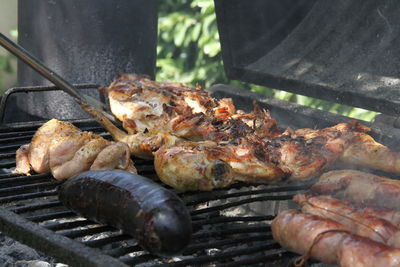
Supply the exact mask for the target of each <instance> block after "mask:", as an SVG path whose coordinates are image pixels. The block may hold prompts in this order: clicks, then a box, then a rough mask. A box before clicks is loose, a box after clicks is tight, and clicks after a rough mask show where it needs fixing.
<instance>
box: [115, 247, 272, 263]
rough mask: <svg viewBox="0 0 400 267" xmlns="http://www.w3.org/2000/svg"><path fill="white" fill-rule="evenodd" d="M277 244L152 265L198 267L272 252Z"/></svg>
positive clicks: (129, 261)
mask: <svg viewBox="0 0 400 267" xmlns="http://www.w3.org/2000/svg"><path fill="white" fill-rule="evenodd" d="M276 247H277V244H276V243H272V244H266V245H260V246H255V247H248V248H243V249H234V250H230V251H223V252H221V253H218V254H215V255H204V256H198V257H195V258H192V259H185V260H182V261H179V262H173V263H168V264H157V265H153V266H154V267H155V266H157V267H161V266H169V267H178V266H188V265H200V264H205V263H212V262H215V261H221V260H224V259H225V260H226V259H232V258H234V257H239V256H241V255H251V254H254V253H258V252H263V251H266V250H272V249H276ZM123 261H124V262H125V263H128V264H137V262H136V261H134V260H133V259H132V260H129V259H124V260H123Z"/></svg>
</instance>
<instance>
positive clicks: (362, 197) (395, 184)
mask: <svg viewBox="0 0 400 267" xmlns="http://www.w3.org/2000/svg"><path fill="white" fill-rule="evenodd" d="M310 193H312V194H322V195H332V196H333V197H335V198H337V199H340V200H346V201H350V202H352V203H355V204H360V205H368V206H375V207H383V208H388V209H394V210H400V206H399V203H400V181H399V180H394V179H389V178H386V177H381V176H377V175H373V174H370V173H365V172H361V171H355V170H340V171H330V172H327V173H324V174H323V175H322V176H321V177H320V178H319V181H318V182H317V183H316V184H314V185H313V186H312V187H311V188H310Z"/></svg>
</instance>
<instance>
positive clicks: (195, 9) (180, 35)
mask: <svg viewBox="0 0 400 267" xmlns="http://www.w3.org/2000/svg"><path fill="white" fill-rule="evenodd" d="M158 27H159V39H158V46H157V53H158V57H157V79H158V80H171V81H180V82H184V83H189V84H191V85H192V86H194V85H195V84H196V83H199V84H200V85H202V86H203V87H206V88H207V87H210V86H211V85H213V84H216V83H225V84H231V85H233V86H237V87H240V88H245V89H248V90H251V91H253V92H257V93H260V94H264V95H267V96H273V97H276V98H280V99H283V100H287V101H292V102H295V103H299V104H301V105H306V106H310V107H313V108H318V109H323V110H326V111H330V112H334V113H338V114H342V115H345V116H350V117H354V118H358V119H362V120H367V121H370V120H372V119H373V118H374V117H375V115H376V113H375V112H372V111H367V110H363V109H358V108H353V107H349V106H344V105H339V104H335V103H330V102H327V101H323V100H320V99H315V98H310V97H306V96H302V95H296V94H292V93H288V92H284V91H280V90H273V89H270V88H266V87H262V86H257V85H251V84H246V83H241V82H239V81H229V80H228V79H227V77H226V76H225V72H224V68H223V63H222V57H221V47H220V43H219V36H218V28H217V22H216V16H215V12H214V1H213V0H180V1H174V0H165V1H162V2H160V12H159V25H158Z"/></svg>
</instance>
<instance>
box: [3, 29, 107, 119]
mask: <svg viewBox="0 0 400 267" xmlns="http://www.w3.org/2000/svg"><path fill="white" fill-rule="evenodd" d="M0 45H1V46H2V47H4V48H5V49H7V50H8V51H10V52H11V53H12V54H14V55H15V56H16V57H18V58H19V59H20V60H22V61H23V62H25V63H26V64H28V65H29V66H30V67H31V68H32V69H34V70H35V71H37V72H38V73H39V74H41V75H42V76H43V77H45V78H46V79H47V80H49V81H50V82H52V83H53V84H54V85H56V86H57V87H58V88H60V89H61V90H63V91H64V92H66V93H68V94H69V95H71V96H72V97H73V98H74V99H75V100H76V101H77V102H78V104H79V105H81V106H82V105H83V104H86V105H90V106H93V107H95V108H97V109H99V110H100V111H102V113H103V114H104V115H106V116H107V117H108V118H109V119H111V120H112V121H115V118H114V117H113V116H111V115H110V114H108V113H106V112H103V110H107V106H106V105H105V104H104V103H102V102H100V101H98V100H97V99H95V98H93V97H91V96H88V95H85V94H82V93H81V92H80V91H78V90H77V89H76V88H75V87H74V86H73V85H72V84H70V83H69V82H67V81H66V80H64V79H63V78H62V77H61V76H59V75H58V74H57V73H55V72H54V71H52V70H51V69H49V68H48V67H46V66H45V65H44V64H43V63H42V62H41V61H39V60H38V59H37V58H35V57H34V56H32V55H31V54H30V53H29V52H28V51H26V50H25V49H24V48H23V47H22V46H20V45H18V44H16V43H15V42H13V41H11V40H10V39H8V38H7V37H6V36H4V34H2V33H0Z"/></svg>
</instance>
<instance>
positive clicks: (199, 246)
mask: <svg viewBox="0 0 400 267" xmlns="http://www.w3.org/2000/svg"><path fill="white" fill-rule="evenodd" d="M78 87H80V88H86V87H90V85H82V86H78ZM54 89H55V88H54V87H43V88H42V87H33V88H30V87H25V88H15V89H12V90H10V91H11V93H9V94H12V93H13V92H18V93H21V91H32V90H33V91H37V90H54ZM210 91H211V92H212V94H213V96H214V97H217V98H220V97H232V98H233V99H234V102H235V104H236V105H237V107H238V108H241V109H244V110H246V109H247V110H249V109H251V103H252V102H253V100H257V101H258V103H259V104H260V105H261V107H263V108H268V109H270V110H271V112H272V114H273V115H274V116H277V117H279V118H281V119H282V120H280V122H281V125H282V127H286V125H292V126H293V124H295V126H301V125H305V126H307V127H324V126H328V125H332V124H335V123H339V122H342V121H348V120H349V118H346V117H343V116H338V115H334V114H331V113H327V112H323V111H320V110H314V109H310V108H307V107H303V106H300V105H296V104H291V103H286V102H284V101H281V100H277V99H271V98H267V97H264V98H263V97H261V96H259V95H257V94H254V93H251V92H243V91H242V90H240V89H236V88H232V87H227V86H226V85H216V86H214V87H212V88H211V89H210ZM6 95H8V94H6ZM6 98H7V97H5V98H4V99H3V100H5V101H4V103H3V104H4V105H5V104H6V102H7V101H6ZM3 104H2V105H0V113H1V112H4V110H6V109H7V108H6V107H5V106H3ZM0 115H1V114H0ZM309 118H313V120H312V121H313V122H312V123H311V124H310V120H309ZM71 122H72V123H74V124H75V125H76V126H78V127H79V128H80V129H82V130H85V131H93V132H95V133H97V134H100V135H102V136H104V137H105V138H110V136H109V135H108V133H107V132H105V130H104V129H103V128H102V127H100V126H99V125H98V124H97V123H96V122H94V121H93V120H91V119H84V120H72V121H71ZM295 122H296V123H295ZM42 123H43V122H38V121H37V122H34V121H30V122H18V123H3V124H2V126H1V127H0V168H1V174H0V205H1V209H0V231H2V232H3V233H4V234H6V235H8V236H10V237H12V238H14V239H16V240H18V241H20V242H22V243H25V244H27V245H29V246H31V247H32V248H35V249H37V250H40V251H42V252H44V253H46V254H47V255H49V256H53V257H55V258H57V260H59V261H61V262H64V263H67V264H70V265H71V266H199V265H216V266H265V265H272V266H291V263H292V262H293V260H294V259H296V257H297V255H295V254H293V253H290V252H287V251H285V250H284V249H282V248H281V247H280V246H279V244H277V243H276V242H275V241H274V240H273V238H272V235H271V229H270V223H271V220H272V219H273V218H274V216H275V215H276V214H277V213H278V212H279V211H281V210H284V209H288V208H296V206H295V204H294V203H292V202H291V201H290V199H291V198H292V196H293V195H295V194H297V193H299V192H304V191H305V190H307V189H308V188H309V187H310V185H311V184H312V182H313V181H310V183H305V184H304V183H302V184H286V185H256V184H242V183H237V184H234V185H232V186H230V187H228V188H224V189H217V190H214V191H211V192H186V193H180V192H177V193H178V195H179V196H180V197H181V198H182V199H183V201H184V202H185V203H186V205H187V207H188V209H189V210H190V212H191V216H192V220H193V228H194V234H193V241H192V243H191V244H190V245H189V247H188V248H187V249H186V250H185V251H184V252H183V254H182V255H178V256H176V257H172V258H159V257H156V256H153V255H150V254H148V253H147V252H145V251H143V250H142V249H141V248H140V247H139V246H138V245H137V243H136V241H135V240H134V239H133V238H132V237H130V236H127V235H125V234H123V233H121V232H120V231H118V230H116V229H113V228H111V227H109V226H106V225H99V224H96V223H94V222H91V221H89V220H87V219H85V218H82V217H80V216H78V215H76V214H75V213H73V212H71V211H70V210H68V209H67V208H66V207H64V206H63V205H62V204H61V203H60V202H59V200H58V197H57V191H56V190H57V189H56V188H57V185H59V184H60V182H58V181H56V180H54V179H53V178H52V177H51V176H50V175H49V174H36V175H32V176H20V175H17V174H13V173H12V169H13V168H14V167H15V151H16V150H17V149H18V147H19V146H20V145H22V144H25V143H28V142H30V140H31V137H32V135H33V134H34V133H35V131H36V129H37V128H38V127H39V126H40V125H41V124H42ZM372 135H373V136H374V137H375V138H376V139H378V140H379V141H381V142H384V143H386V144H389V145H390V144H394V143H396V141H398V139H396V137H397V136H400V133H399V130H398V129H396V128H392V127H389V126H385V127H382V128H380V127H379V126H376V125H375V126H374V131H373V133H372ZM134 161H135V166H136V167H137V169H138V171H139V174H141V175H143V176H146V177H149V178H155V177H156V174H155V171H154V167H153V162H152V161H145V160H140V159H134ZM385 175H387V176H388V175H389V174H385ZM392 177H393V176H392ZM393 178H396V177H393ZM171 190H173V189H171Z"/></svg>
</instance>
